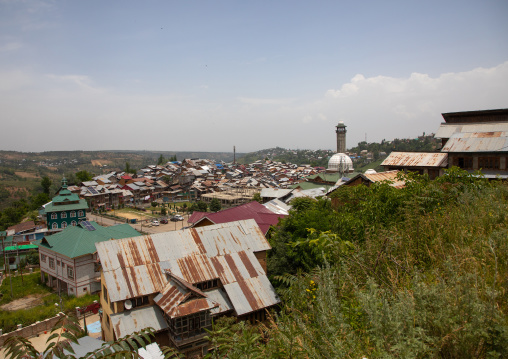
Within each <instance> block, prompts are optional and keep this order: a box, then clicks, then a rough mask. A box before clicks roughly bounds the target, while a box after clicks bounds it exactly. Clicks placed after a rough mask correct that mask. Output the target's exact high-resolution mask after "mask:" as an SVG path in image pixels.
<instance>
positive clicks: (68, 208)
mask: <svg viewBox="0 0 508 359" xmlns="http://www.w3.org/2000/svg"><path fill="white" fill-rule="evenodd" d="M87 210H88V204H87V203H86V201H85V200H84V199H81V198H79V196H78V195H77V194H76V193H72V192H71V191H69V190H68V189H67V180H66V179H65V177H64V178H63V179H62V189H61V190H60V192H59V193H58V195H57V196H55V197H53V200H52V201H51V202H50V203H48V204H47V205H46V206H45V208H44V215H45V217H46V222H47V224H48V229H49V230H53V231H54V230H59V229H64V228H67V227H68V226H76V225H77V224H78V223H79V222H80V221H86V211H87Z"/></svg>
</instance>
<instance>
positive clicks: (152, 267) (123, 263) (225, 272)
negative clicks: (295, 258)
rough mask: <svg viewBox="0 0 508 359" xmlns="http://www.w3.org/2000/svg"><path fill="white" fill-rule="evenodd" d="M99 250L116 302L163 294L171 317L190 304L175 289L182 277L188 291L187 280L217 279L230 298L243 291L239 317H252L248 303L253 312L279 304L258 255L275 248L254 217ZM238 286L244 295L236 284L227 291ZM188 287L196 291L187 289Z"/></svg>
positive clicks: (100, 245)
mask: <svg viewBox="0 0 508 359" xmlns="http://www.w3.org/2000/svg"><path fill="white" fill-rule="evenodd" d="M96 247H97V252H98V255H99V258H100V260H101V263H102V267H103V274H104V278H105V281H106V286H107V287H108V289H109V295H110V299H111V301H112V302H117V301H120V300H125V299H129V298H133V297H140V296H144V295H148V294H154V293H161V295H160V296H159V295H158V296H157V297H156V298H157V301H159V302H160V303H161V306H162V308H163V309H164V311H165V312H166V313H173V312H172V310H173V309H172V308H174V305H176V303H185V299H186V298H185V297H182V295H183V293H185V292H186V291H185V288H180V289H178V288H174V286H175V284H174V283H173V284H171V281H172V280H173V281H174V279H175V278H180V279H181V280H180V281H179V282H181V283H180V284H182V285H183V287H186V285H185V282H187V283H190V284H189V285H191V284H195V283H200V282H204V281H209V280H213V279H217V278H218V279H220V281H221V283H222V284H223V285H225V290H226V293H227V295H228V296H230V292H231V295H234V296H235V297H236V296H239V295H242V293H243V295H245V296H246V297H245V298H244V299H235V301H236V303H241V307H240V308H236V306H234V307H235V308H234V309H235V311H237V313H239V315H241V314H245V313H248V312H245V310H246V309H244V307H247V306H246V304H245V303H244V301H247V302H248V303H250V304H249V307H250V308H253V309H252V310H257V309H260V308H264V307H269V306H272V305H275V304H277V303H279V299H278V298H277V296H276V294H275V290H274V289H273V287H272V285H271V284H270V282H269V281H268V278H267V277H266V275H265V272H264V270H263V268H262V267H261V265H260V263H259V261H258V260H257V258H256V256H255V255H254V252H258V251H265V250H268V249H270V245H269V244H268V241H267V240H266V238H265V237H264V235H263V233H261V231H260V230H259V227H258V226H257V224H256V222H255V221H254V220H252V219H251V220H245V221H237V222H230V223H224V224H219V225H213V226H207V227H200V228H191V229H187V230H183V231H172V232H166V233H158V234H153V235H151V236H140V237H133V238H126V239H120V240H111V241H106V242H101V243H97V245H96ZM167 271H169V274H167V273H168V272H167ZM168 283H169V284H168ZM235 283H241V285H240V284H239V286H240V287H239V288H241V292H239V291H238V289H237V287H235V286H231V287H230V286H228V287H226V285H229V284H235ZM186 289H187V291H189V290H192V291H196V290H197V289H196V288H189V287H188V286H187V288H186ZM198 294H199V293H198ZM204 295H206V292H204ZM230 298H231V296H230ZM231 301H232V302H233V300H232V299H231ZM212 302H213V301H211V300H208V299H207V304H206V305H208V306H210V305H212V304H213V306H215V305H216V303H212ZM206 305H205V303H204V302H202V303H201V302H200V303H194V304H192V305H190V304H189V305H188V306H189V308H190V309H192V308H193V309H194V310H202V308H204V306H206ZM198 307H199V308H198ZM189 308H182V309H175V310H182V311H186V310H190V309H189ZM200 308H201V309H200ZM175 313H176V312H175Z"/></svg>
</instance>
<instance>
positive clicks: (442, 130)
mask: <svg viewBox="0 0 508 359" xmlns="http://www.w3.org/2000/svg"><path fill="white" fill-rule="evenodd" d="M499 131H502V132H507V131H508V122H491V123H470V124H460V123H453V124H447V123H442V124H441V126H439V129H438V130H437V132H436V134H435V135H434V137H436V138H450V137H452V135H453V134H455V133H475V132H478V133H479V132H499Z"/></svg>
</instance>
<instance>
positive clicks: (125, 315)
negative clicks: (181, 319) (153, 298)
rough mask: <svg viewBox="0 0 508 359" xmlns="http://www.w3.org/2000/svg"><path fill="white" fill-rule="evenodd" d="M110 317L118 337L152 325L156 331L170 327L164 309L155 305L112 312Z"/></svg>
mask: <svg viewBox="0 0 508 359" xmlns="http://www.w3.org/2000/svg"><path fill="white" fill-rule="evenodd" d="M110 318H111V325H113V330H114V331H115V335H116V337H117V338H121V337H123V336H125V335H129V334H132V333H134V332H137V331H140V330H141V329H143V328H147V327H152V328H153V329H154V330H155V331H156V332H157V331H159V330H163V329H167V328H168V323H167V322H166V320H165V319H164V315H163V314H162V311H161V310H160V309H159V307H157V306H155V305H151V306H149V307H142V308H139V309H134V310H129V311H125V312H121V313H117V314H111V316H110Z"/></svg>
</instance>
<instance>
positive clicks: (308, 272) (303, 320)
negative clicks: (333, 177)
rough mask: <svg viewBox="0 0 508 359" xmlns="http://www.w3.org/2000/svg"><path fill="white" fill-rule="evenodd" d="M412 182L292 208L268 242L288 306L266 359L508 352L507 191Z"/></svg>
mask: <svg viewBox="0 0 508 359" xmlns="http://www.w3.org/2000/svg"><path fill="white" fill-rule="evenodd" d="M405 180H406V188H404V189H395V188H392V187H390V186H387V185H385V184H381V185H377V186H371V187H364V186H359V187H357V188H342V189H340V190H339V191H337V192H336V194H335V195H334V200H333V201H334V205H333V206H332V205H331V203H330V202H327V201H326V200H310V199H305V200H300V201H297V202H295V204H296V206H295V207H293V209H292V210H291V213H290V215H289V216H288V217H286V218H285V219H284V220H283V221H282V225H281V227H280V228H279V229H278V230H277V231H276V233H275V235H274V237H273V238H271V239H270V241H271V243H272V246H273V249H272V253H270V256H269V261H268V266H269V268H275V269H279V270H280V273H279V274H278V275H275V276H274V277H273V278H274V279H276V280H277V282H276V283H278V285H279V288H278V291H279V293H280V295H281V297H282V300H283V303H282V305H281V311H280V312H279V313H277V315H275V316H274V317H273V318H272V319H271V320H270V322H269V323H267V324H266V325H265V326H264V327H263V328H262V332H261V334H262V338H263V340H259V341H258V342H257V344H256V345H257V347H256V348H257V349H256V350H261V352H262V354H263V356H264V357H267V358H289V357H291V358H342V357H347V358H361V357H368V358H371V357H372V358H393V357H399V358H465V357H478V358H501V357H507V356H508V317H507V315H506V313H507V310H508V302H507V300H506V298H507V297H506V293H507V291H508V284H507V282H506V280H505V274H506V273H507V272H508V235H507V233H508V186H507V185H506V184H501V183H497V182H488V181H487V180H485V179H483V178H481V177H476V176H474V175H470V174H468V173H467V172H464V171H461V170H459V169H456V168H452V169H451V170H449V171H447V174H446V175H445V176H443V177H440V178H438V179H436V180H434V181H429V180H428V178H426V177H424V176H418V175H414V174H410V175H407V176H405ZM327 203H328V204H327ZM314 217H317V218H314ZM315 226H316V228H315ZM342 227H345V229H344V228H342ZM281 262H282V263H283V264H282V265H280V264H279V263H281ZM295 262H296V264H295ZM313 263H316V265H314V266H313V267H312V264H313ZM269 270H270V269H269ZM216 335H217V336H216V337H214V340H215V342H216V343H223V342H224V343H228V340H229V338H230V336H231V333H230V332H228V331H226V330H224V331H223V334H221V333H218V332H217V333H216ZM250 341H252V339H251V338H249V339H248V340H247V339H246V340H245V341H244V342H243V343H242V345H247V344H248V343H249V342H250ZM235 345H240V343H237V344H235Z"/></svg>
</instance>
